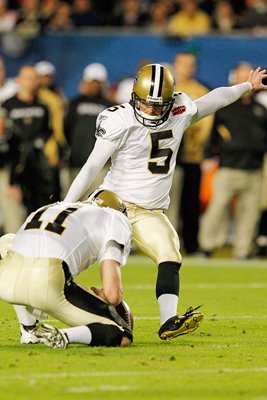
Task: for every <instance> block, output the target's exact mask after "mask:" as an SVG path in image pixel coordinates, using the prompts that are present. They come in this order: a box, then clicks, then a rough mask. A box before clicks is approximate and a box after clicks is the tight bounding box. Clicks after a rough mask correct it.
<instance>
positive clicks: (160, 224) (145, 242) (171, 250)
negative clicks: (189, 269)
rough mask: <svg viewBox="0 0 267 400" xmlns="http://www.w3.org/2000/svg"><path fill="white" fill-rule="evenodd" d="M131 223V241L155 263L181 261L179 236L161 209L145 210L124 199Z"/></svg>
mask: <svg viewBox="0 0 267 400" xmlns="http://www.w3.org/2000/svg"><path fill="white" fill-rule="evenodd" d="M124 204H125V206H126V208H127V216H128V219H129V221H130V223H131V224H132V231H133V241H134V242H135V244H136V245H137V247H138V248H139V249H140V250H141V251H142V252H143V253H144V254H146V255H147V256H148V257H150V258H151V259H152V260H153V261H155V262H156V263H157V264H160V263H162V262H166V261H173V262H178V263H181V262H182V256H181V254H180V242H179V237H178V234H177V232H176V230H175V229H174V227H173V226H172V224H171V222H170V221H169V219H168V217H167V216H166V215H165V214H164V212H163V211H162V210H147V209H145V208H142V207H139V206H137V205H135V204H133V203H128V202H126V201H124Z"/></svg>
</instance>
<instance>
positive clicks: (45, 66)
mask: <svg viewBox="0 0 267 400" xmlns="http://www.w3.org/2000/svg"><path fill="white" fill-rule="evenodd" d="M34 68H35V70H36V72H37V74H38V75H41V76H46V75H54V74H55V72H56V68H55V67H54V65H53V64H51V63H50V62H49V61H39V62H38V63H36V64H35V67H34Z"/></svg>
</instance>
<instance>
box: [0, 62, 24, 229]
mask: <svg viewBox="0 0 267 400" xmlns="http://www.w3.org/2000/svg"><path fill="white" fill-rule="evenodd" d="M17 91H18V83H17V81H16V79H7V78H6V68H5V64H4V60H3V59H1V58H0V214H1V216H2V222H1V223H0V226H1V227H2V230H3V232H4V233H8V232H12V233H14V232H17V230H18V228H19V226H20V224H21V222H22V221H23V218H24V212H25V210H24V207H23V206H22V204H21V203H18V202H17V201H16V200H14V199H13V198H12V197H11V196H9V194H8V188H9V181H10V168H11V149H10V144H9V139H10V137H9V134H8V133H6V130H5V123H4V119H3V118H1V116H2V111H1V105H2V103H4V102H5V101H6V100H7V99H9V98H10V97H12V96H14V95H15V94H16V93H17Z"/></svg>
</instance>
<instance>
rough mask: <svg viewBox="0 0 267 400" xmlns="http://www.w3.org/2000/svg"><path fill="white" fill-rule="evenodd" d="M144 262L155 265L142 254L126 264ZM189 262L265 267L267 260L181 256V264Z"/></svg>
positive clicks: (217, 265) (266, 266)
mask: <svg viewBox="0 0 267 400" xmlns="http://www.w3.org/2000/svg"><path fill="white" fill-rule="evenodd" d="M132 263H133V264H139V265H140V264H144V265H155V266H156V264H155V263H154V262H153V261H152V260H151V259H150V258H148V257H146V256H143V255H133V256H130V257H129V259H128V264H132ZM187 264H190V266H196V267H197V266H203V265H204V266H205V267H211V268H212V267H219V268H220V267H223V268H231V267H241V268H251V266H252V265H253V268H264V269H267V260H264V259H262V260H257V259H252V260H245V261H240V260H235V259H234V258H205V257H200V256H196V257H187V256H185V257H183V265H184V266H186V265H187Z"/></svg>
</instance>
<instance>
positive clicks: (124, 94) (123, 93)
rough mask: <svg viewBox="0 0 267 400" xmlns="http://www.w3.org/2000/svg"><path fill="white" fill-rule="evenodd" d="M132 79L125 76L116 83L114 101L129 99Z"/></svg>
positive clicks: (124, 101) (126, 100)
mask: <svg viewBox="0 0 267 400" xmlns="http://www.w3.org/2000/svg"><path fill="white" fill-rule="evenodd" d="M133 83H134V79H132V78H125V79H123V80H122V81H120V83H119V84H118V87H117V91H116V101H117V102H118V103H126V102H128V101H130V100H131V93H132V91H133Z"/></svg>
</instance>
